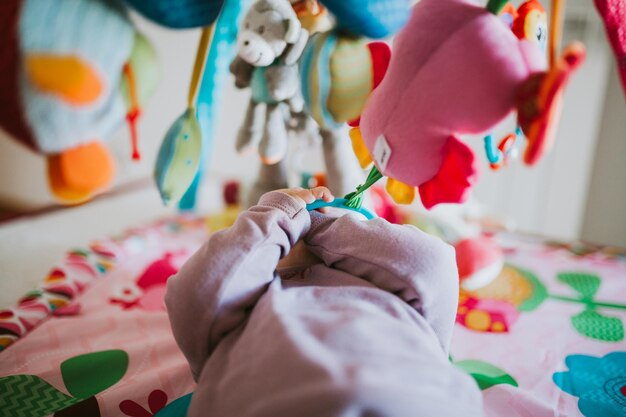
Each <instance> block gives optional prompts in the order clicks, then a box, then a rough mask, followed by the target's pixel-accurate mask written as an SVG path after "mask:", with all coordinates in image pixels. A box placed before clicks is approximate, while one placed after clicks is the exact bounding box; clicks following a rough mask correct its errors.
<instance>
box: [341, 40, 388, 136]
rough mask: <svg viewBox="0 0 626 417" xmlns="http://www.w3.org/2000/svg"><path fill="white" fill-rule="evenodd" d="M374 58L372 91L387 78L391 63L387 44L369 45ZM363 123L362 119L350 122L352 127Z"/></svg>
mask: <svg viewBox="0 0 626 417" xmlns="http://www.w3.org/2000/svg"><path fill="white" fill-rule="evenodd" d="M367 47H368V48H369V50H370V55H371V56H372V72H373V80H372V82H373V85H372V91H374V90H375V89H376V87H378V85H379V84H380V83H381V82H382V81H383V78H385V74H386V73H387V69H388V68H389V63H390V62H391V48H390V47H389V45H388V44H387V43H385V42H370V43H368V44H367ZM360 122H361V118H360V117H359V118H357V119H355V120H352V121H350V122H348V125H349V126H351V127H358V126H359V124H360Z"/></svg>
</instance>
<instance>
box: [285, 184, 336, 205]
mask: <svg viewBox="0 0 626 417" xmlns="http://www.w3.org/2000/svg"><path fill="white" fill-rule="evenodd" d="M279 191H280V192H282V193H285V194H288V195H290V196H291V197H293V198H295V199H296V200H300V201H303V202H304V203H305V204H311V203H312V202H314V201H315V200H319V199H322V200H324V201H326V202H327V203H329V202H331V201H333V200H334V199H335V197H334V196H333V194H332V193H331V192H330V190H329V189H328V188H326V187H315V188H311V189H309V190H306V189H304V188H285V189H282V190H279Z"/></svg>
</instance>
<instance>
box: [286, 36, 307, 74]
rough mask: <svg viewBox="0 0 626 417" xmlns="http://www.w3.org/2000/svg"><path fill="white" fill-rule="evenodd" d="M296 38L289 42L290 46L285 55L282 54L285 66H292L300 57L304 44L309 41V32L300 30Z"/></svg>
mask: <svg viewBox="0 0 626 417" xmlns="http://www.w3.org/2000/svg"><path fill="white" fill-rule="evenodd" d="M297 36H298V38H297V39H296V40H295V41H294V42H291V45H288V46H287V49H285V53H284V54H283V62H284V63H285V65H294V64H295V63H296V62H298V60H299V59H300V56H302V53H303V52H304V48H305V47H306V43H307V41H308V40H309V32H307V30H306V29H300V32H299V33H298V35H297Z"/></svg>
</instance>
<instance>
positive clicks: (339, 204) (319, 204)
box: [306, 198, 376, 220]
mask: <svg viewBox="0 0 626 417" xmlns="http://www.w3.org/2000/svg"><path fill="white" fill-rule="evenodd" d="M347 202H348V200H347V199H345V198H335V199H334V200H333V201H331V202H327V201H324V200H315V201H314V202H312V203H311V204H307V205H306V209H307V210H309V211H312V210H317V209H319V208H324V207H336V208H342V209H346V210H352V211H355V212H357V213H360V214H362V215H364V216H365V218H367V220H373V219H375V218H376V215H375V214H374V213H372V212H371V211H370V210H368V209H366V208H364V207H358V208H357V207H350V206H348V205H346V203H347Z"/></svg>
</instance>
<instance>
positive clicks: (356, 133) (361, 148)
mask: <svg viewBox="0 0 626 417" xmlns="http://www.w3.org/2000/svg"><path fill="white" fill-rule="evenodd" d="M350 139H352V150H353V151H354V154H355V155H356V157H357V159H358V160H359V164H361V168H363V169H366V168H367V167H369V166H370V165H371V164H372V162H374V160H373V159H372V155H370V152H369V150H368V149H367V146H365V142H364V141H363V135H362V134H361V129H359V128H358V127H355V128H352V129H350Z"/></svg>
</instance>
